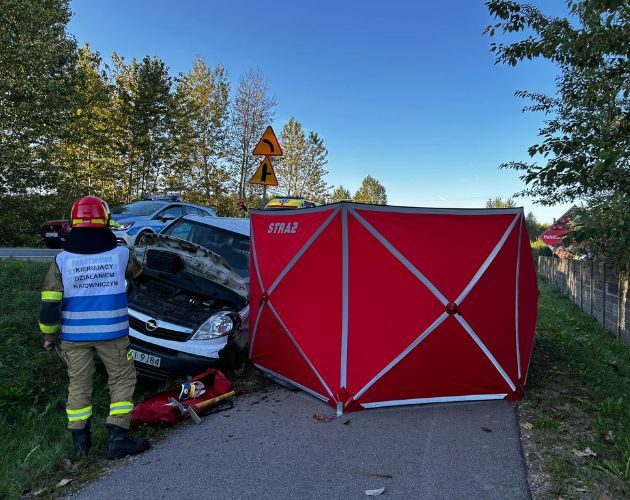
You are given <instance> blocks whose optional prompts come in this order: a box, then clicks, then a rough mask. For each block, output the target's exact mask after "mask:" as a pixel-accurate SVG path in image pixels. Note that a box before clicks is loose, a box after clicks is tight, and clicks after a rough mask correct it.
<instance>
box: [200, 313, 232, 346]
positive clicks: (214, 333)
mask: <svg viewBox="0 0 630 500" xmlns="http://www.w3.org/2000/svg"><path fill="white" fill-rule="evenodd" d="M233 328H234V320H233V319H232V316H231V315H230V313H228V312H220V313H217V314H213V315H212V316H210V317H209V318H208V319H207V320H206V321H205V322H204V323H203V324H202V325H201V326H200V327H199V329H198V330H197V331H196V332H195V334H194V335H193V336H192V337H191V338H190V340H212V339H216V338H219V337H224V336H225V335H227V334H228V333H230V332H231V331H232V329H233Z"/></svg>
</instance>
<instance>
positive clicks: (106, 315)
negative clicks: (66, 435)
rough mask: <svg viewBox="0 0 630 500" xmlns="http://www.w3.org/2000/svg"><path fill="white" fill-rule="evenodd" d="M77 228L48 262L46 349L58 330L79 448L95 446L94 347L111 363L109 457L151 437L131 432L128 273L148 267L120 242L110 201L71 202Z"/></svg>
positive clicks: (43, 318) (42, 320)
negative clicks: (92, 428)
mask: <svg viewBox="0 0 630 500" xmlns="http://www.w3.org/2000/svg"><path fill="white" fill-rule="evenodd" d="M71 217H72V221H71V222H72V231H71V232H70V234H69V235H68V237H67V239H66V241H65V243H64V245H63V251H62V252H61V253H59V255H57V257H56V258H55V260H54V261H53V263H52V264H51V266H50V269H49V270H48V274H47V275H46V280H45V282H44V289H43V291H42V304H41V311H40V316H39V326H40V329H41V331H42V332H43V334H44V349H46V350H47V351H50V350H51V349H53V348H54V347H55V345H54V344H55V342H56V338H55V337H56V334H57V333H58V332H60V337H61V356H62V358H63V359H64V361H65V363H66V365H67V368H68V378H69V381H70V382H69V385H68V402H67V404H66V413H67V415H68V430H69V431H70V433H71V434H72V441H73V443H74V447H75V450H76V451H77V452H78V453H80V454H85V453H87V452H88V450H89V449H90V446H91V433H90V420H91V417H92V379H93V376H94V354H98V356H99V358H100V359H101V361H102V362H103V364H104V365H105V369H106V370H107V376H108V384H109V394H110V399H111V401H110V403H111V404H110V405H109V416H108V418H107V422H106V427H107V430H108V440H107V457H108V458H119V457H123V456H125V455H131V454H135V453H140V452H142V451H144V450H146V449H147V448H148V447H149V443H148V441H146V440H145V439H137V438H133V437H132V436H131V435H130V434H129V424H130V422H131V410H132V409H133V403H132V401H131V400H132V397H133V392H134V389H135V386H136V370H135V367H134V364H133V355H132V352H131V350H130V349H129V337H128V334H129V323H128V318H127V292H126V281H125V280H126V279H129V280H131V279H134V278H137V277H138V276H139V275H140V273H141V272H142V267H141V266H140V263H139V262H138V260H137V259H136V257H135V256H134V255H133V254H132V253H131V252H130V250H129V249H128V248H126V247H119V246H117V244H116V237H115V236H114V234H113V233H112V231H111V229H110V228H109V223H110V215H109V207H108V206H107V203H106V202H104V201H103V200H101V199H100V198H97V197H95V196H86V197H84V198H81V199H79V200H77V201H75V202H74V204H73V205H72V214H71Z"/></svg>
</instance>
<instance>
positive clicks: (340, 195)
mask: <svg viewBox="0 0 630 500" xmlns="http://www.w3.org/2000/svg"><path fill="white" fill-rule="evenodd" d="M351 200H352V195H351V194H350V191H348V190H347V189H346V188H345V187H343V186H337V187H336V188H335V189H334V190H333V192H332V194H331V195H330V202H331V203H336V202H338V201H351Z"/></svg>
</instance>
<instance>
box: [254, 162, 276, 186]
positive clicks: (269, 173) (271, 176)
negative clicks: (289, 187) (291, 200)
mask: <svg viewBox="0 0 630 500" xmlns="http://www.w3.org/2000/svg"><path fill="white" fill-rule="evenodd" d="M249 183H250V184H262V185H263V186H277V185H278V179H276V173H275V172H274V171H273V165H272V164H271V158H269V157H268V156H265V159H264V160H263V161H262V162H260V165H259V166H258V170H256V173H255V174H254V176H253V177H252V178H251V179H250V181H249Z"/></svg>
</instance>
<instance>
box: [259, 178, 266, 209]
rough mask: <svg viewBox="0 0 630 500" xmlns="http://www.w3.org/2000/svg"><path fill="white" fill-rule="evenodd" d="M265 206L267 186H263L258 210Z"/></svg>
mask: <svg viewBox="0 0 630 500" xmlns="http://www.w3.org/2000/svg"><path fill="white" fill-rule="evenodd" d="M266 205H267V184H264V185H263V197H262V203H261V204H260V209H261V210H262V209H263V208H265V206H266Z"/></svg>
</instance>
